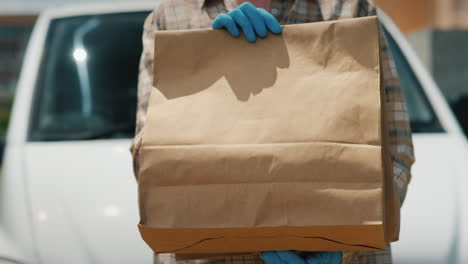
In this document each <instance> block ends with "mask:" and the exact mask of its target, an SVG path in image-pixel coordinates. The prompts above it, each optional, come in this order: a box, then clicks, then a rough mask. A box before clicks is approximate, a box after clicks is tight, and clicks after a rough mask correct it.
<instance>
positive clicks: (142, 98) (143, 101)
mask: <svg viewBox="0 0 468 264" xmlns="http://www.w3.org/2000/svg"><path fill="white" fill-rule="evenodd" d="M155 12H156V11H154V12H152V13H151V14H150V15H149V16H148V17H147V18H146V21H145V24H144V28H143V39H142V41H143V52H142V55H141V59H140V74H139V76H138V103H137V115H136V130H135V137H134V138H133V142H132V146H131V148H130V151H131V152H132V158H133V172H134V173H135V177H136V179H137V180H138V173H139V169H140V164H139V163H140V147H141V140H142V138H143V127H144V126H145V121H146V110H147V108H148V101H149V97H150V94H151V89H152V87H153V64H154V61H153V57H154V56H153V55H154V35H155V31H156V30H158V25H157V23H155Z"/></svg>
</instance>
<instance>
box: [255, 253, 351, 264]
mask: <svg viewBox="0 0 468 264" xmlns="http://www.w3.org/2000/svg"><path fill="white" fill-rule="evenodd" d="M342 257H343V256H342V254H341V252H306V253H304V256H299V255H297V254H295V253H293V252H291V251H265V252H262V253H261V254H260V258H262V260H263V261H265V263H266V264H340V263H341V259H342Z"/></svg>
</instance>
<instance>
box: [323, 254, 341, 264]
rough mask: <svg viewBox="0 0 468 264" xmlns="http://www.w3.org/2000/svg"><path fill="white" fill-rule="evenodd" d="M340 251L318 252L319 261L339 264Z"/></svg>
mask: <svg viewBox="0 0 468 264" xmlns="http://www.w3.org/2000/svg"><path fill="white" fill-rule="evenodd" d="M342 257H343V256H342V253H341V252H339V251H333V252H320V253H319V258H320V263H323V264H325V263H327V264H340V263H341V259H342Z"/></svg>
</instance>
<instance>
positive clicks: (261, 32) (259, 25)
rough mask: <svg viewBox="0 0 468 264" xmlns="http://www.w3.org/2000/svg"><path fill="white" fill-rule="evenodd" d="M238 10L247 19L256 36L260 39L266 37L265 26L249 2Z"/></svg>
mask: <svg viewBox="0 0 468 264" xmlns="http://www.w3.org/2000/svg"><path fill="white" fill-rule="evenodd" d="M239 8H240V9H241V10H242V12H244V14H245V15H246V16H247V17H248V18H249V20H250V22H251V23H252V25H253V28H254V30H255V32H256V33H257V35H258V36H259V37H261V38H264V37H266V35H267V33H268V32H267V29H266V26H265V21H264V19H263V17H262V16H261V15H260V14H259V12H258V11H257V8H256V7H255V6H254V5H252V4H251V3H250V2H245V3H243V4H242V5H240V7H239Z"/></svg>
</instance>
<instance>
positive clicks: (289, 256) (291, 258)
mask: <svg viewBox="0 0 468 264" xmlns="http://www.w3.org/2000/svg"><path fill="white" fill-rule="evenodd" d="M276 254H277V255H278V256H279V258H280V259H281V260H282V261H283V262H285V263H287V264H306V263H305V261H304V259H302V258H301V257H300V256H298V255H297V254H295V253H294V252H291V251H276Z"/></svg>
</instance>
